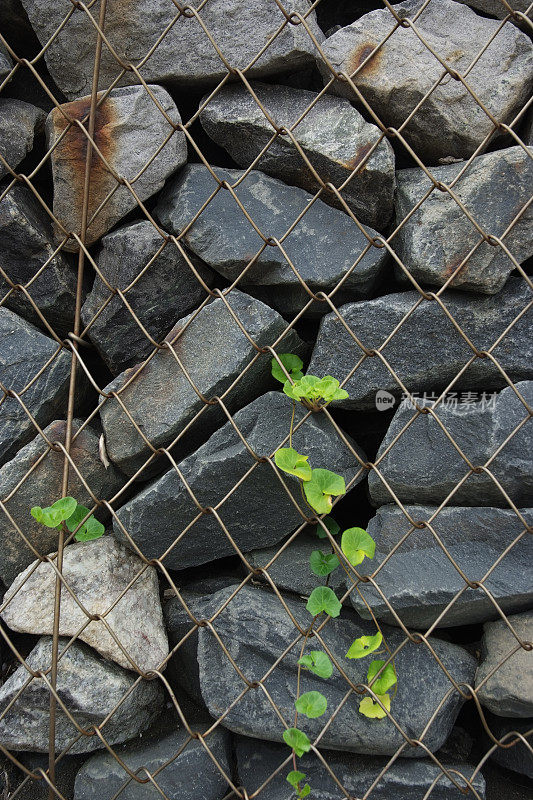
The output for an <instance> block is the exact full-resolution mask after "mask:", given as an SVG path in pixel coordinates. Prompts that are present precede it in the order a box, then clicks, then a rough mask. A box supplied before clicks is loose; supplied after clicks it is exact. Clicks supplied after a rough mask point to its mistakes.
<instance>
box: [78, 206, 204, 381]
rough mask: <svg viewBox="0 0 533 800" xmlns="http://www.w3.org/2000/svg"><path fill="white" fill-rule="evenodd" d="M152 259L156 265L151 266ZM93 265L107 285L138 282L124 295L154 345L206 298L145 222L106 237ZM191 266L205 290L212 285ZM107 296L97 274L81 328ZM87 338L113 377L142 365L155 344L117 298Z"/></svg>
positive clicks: (169, 247)
mask: <svg viewBox="0 0 533 800" xmlns="http://www.w3.org/2000/svg"><path fill="white" fill-rule="evenodd" d="M152 259H155V260H154V261H153V262H152V263H150V262H151V260H152ZM97 263H98V268H99V270H100V272H101V273H102V275H103V276H104V277H105V279H106V280H107V281H108V283H109V284H110V285H111V286H113V287H115V288H118V289H122V290H123V291H124V290H125V289H127V288H128V286H130V284H131V283H133V281H135V279H136V278H138V280H137V281H135V283H133V285H132V286H131V288H130V289H129V290H128V291H127V292H126V295H125V296H126V299H127V301H128V303H129V305H130V306H131V308H132V310H133V312H134V313H135V314H136V315H137V316H138V317H139V320H140V322H141V323H142V325H143V326H144V327H145V328H146V330H147V331H148V333H149V334H150V335H151V336H152V338H154V339H155V341H156V342H159V341H160V339H162V338H163V336H164V335H165V334H166V333H167V332H168V331H169V330H170V328H171V327H172V326H173V325H174V323H175V322H176V320H178V319H180V317H183V316H184V315H185V314H188V313H189V311H192V309H193V308H195V307H196V306H198V305H199V304H200V302H201V301H202V300H203V299H204V297H205V296H206V292H205V289H204V288H203V287H202V285H201V283H200V281H199V280H198V279H197V278H196V276H195V275H194V273H193V271H192V270H191V268H190V267H189V265H188V264H187V261H186V260H185V258H184V257H183V256H182V255H181V253H180V251H179V250H178V248H177V247H176V246H175V245H174V244H173V243H172V242H169V243H168V244H166V245H165V244H164V240H163V239H162V237H161V236H160V234H159V233H158V232H157V230H156V229H155V228H154V226H153V225H152V223H151V222H149V221H148V220H143V221H141V222H133V223H131V224H129V225H124V227H122V228H118V229H117V230H115V231H113V232H112V233H108V234H107V236H104V238H103V239H102V250H101V252H100V255H99V257H98V258H97ZM193 263H194V265H195V267H196V269H197V270H198V272H199V274H200V276H201V278H202V279H203V280H204V281H205V282H206V283H207V285H208V286H209V285H211V284H212V282H213V273H212V272H211V271H210V270H209V269H208V268H207V267H205V266H204V265H202V264H199V263H198V261H197V260H194V262H193ZM148 264H150V266H149V267H148V269H147V270H146V271H145V272H144V270H145V268H146V266H147V265H148ZM141 273H142V274H141ZM110 295H111V293H110V291H109V289H108V288H107V287H106V285H105V283H104V281H103V280H102V279H101V278H100V277H99V275H96V277H95V280H94V284H93V288H92V291H91V292H90V294H89V295H88V297H87V299H86V301H85V303H84V305H83V308H82V311H81V316H82V320H83V324H84V325H89V323H90V322H91V320H92V318H93V316H94V315H95V314H97V312H98V311H100V309H101V308H102V306H103V305H104V304H105V303H106V301H107V300H108V299H109V297H110ZM110 330H112V335H110V334H109V332H110ZM88 335H89V338H90V339H91V341H92V343H93V344H94V345H95V347H96V348H97V350H98V352H99V353H100V355H101V356H102V358H103V360H104V361H105V363H106V364H107V366H108V367H109V369H110V370H111V372H112V373H113V374H114V375H116V374H117V373H119V372H122V370H124V369H127V368H128V367H132V366H133V365H134V364H136V363H137V362H138V361H142V359H143V358H146V356H148V355H149V353H150V352H151V351H152V350H153V345H152V344H151V343H150V341H149V339H147V337H146V335H145V334H144V333H143V331H142V330H141V328H140V327H139V325H138V323H137V322H136V321H135V319H134V318H133V316H132V314H131V312H130V310H129V309H128V308H127V306H126V305H125V304H124V302H123V301H122V300H121V299H120V297H118V296H115V297H113V298H112V299H111V300H110V302H109V303H107V305H106V306H105V308H104V310H103V311H102V313H101V314H99V316H98V317H97V318H96V319H95V320H94V322H93V323H92V325H91V327H90V329H89V332H88Z"/></svg>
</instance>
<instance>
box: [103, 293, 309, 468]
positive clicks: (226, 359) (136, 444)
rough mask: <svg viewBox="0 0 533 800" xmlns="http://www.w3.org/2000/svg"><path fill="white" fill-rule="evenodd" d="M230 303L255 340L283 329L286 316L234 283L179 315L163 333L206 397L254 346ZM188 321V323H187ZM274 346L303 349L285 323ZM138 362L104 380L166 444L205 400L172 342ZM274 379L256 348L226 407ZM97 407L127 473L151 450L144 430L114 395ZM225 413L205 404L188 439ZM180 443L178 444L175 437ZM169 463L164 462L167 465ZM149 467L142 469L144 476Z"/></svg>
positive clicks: (270, 340)
mask: <svg viewBox="0 0 533 800" xmlns="http://www.w3.org/2000/svg"><path fill="white" fill-rule="evenodd" d="M226 302H227V303H228V305H229V307H230V308H231V310H232V311H233V313H234V314H235V316H236V317H237V319H238V320H239V322H240V324H241V325H242V326H243V328H244V330H245V331H246V332H247V334H248V336H250V337H251V338H252V339H253V341H254V342H255V343H256V344H257V345H258V346H259V347H264V346H265V345H272V344H274V342H275V341H276V339H277V338H278V337H279V336H281V334H282V333H283V331H284V329H285V322H284V320H283V319H282V317H280V316H279V314H277V313H276V312H275V311H273V310H272V309H271V308H269V307H268V306H266V305H264V304H263V303H261V302H259V301H258V300H254V299H253V298H252V297H249V296H248V295H246V294H243V293H242V292H239V291H235V290H234V291H232V292H231V293H230V294H229V295H228V296H227V298H226V299H225V301H224V300H223V299H222V298H219V299H217V300H215V301H213V302H212V303H209V304H208V305H207V306H205V307H204V308H203V309H202V310H201V311H200V313H198V314H196V316H194V314H191V315H189V316H188V317H184V318H183V319H181V320H179V321H178V322H177V323H176V325H175V326H174V327H173V328H172V330H171V331H170V333H169V334H168V336H167V337H166V341H169V342H172V341H173V340H174V339H175V337H176V336H178V334H179V333H180V332H181V331H183V334H182V335H181V336H180V337H179V338H178V339H177V340H176V341H175V342H174V344H173V350H174V352H175V353H176V354H177V356H178V358H179V359H180V361H181V364H183V366H184V368H185V369H186V370H187V372H188V374H189V376H190V378H191V380H192V381H194V382H195V385H196V387H197V388H198V390H199V391H200V392H202V394H203V395H204V397H206V398H207V399H210V398H211V397H213V396H220V395H222V394H223V393H224V392H225V391H226V390H227V389H228V388H229V387H230V386H231V385H232V383H233V382H234V381H235V379H236V378H237V377H238V375H239V374H240V373H241V371H242V370H244V369H245V367H248V366H249V365H250V362H251V361H252V360H253V358H254V356H256V355H257V351H256V350H255V348H254V346H253V345H252V344H251V343H250V340H249V339H248V338H247V336H246V335H245V334H244V333H243V332H242V330H241V328H240V327H239V325H238V324H237V322H236V321H235V319H234V318H233V316H232V314H231V313H230V311H229V310H228V308H227V306H226ZM189 320H191V321H190V324H189V325H188V326H187V327H186V328H185V326H186V325H187V323H188V322H189ZM277 349H278V351H279V352H284V353H285V352H296V353H300V354H302V352H303V351H304V350H305V346H304V344H303V342H302V341H301V340H300V339H299V337H298V336H297V335H296V334H295V333H293V331H292V330H291V331H289V333H288V334H287V335H286V336H284V338H283V339H282V341H281V342H280V343H279V345H278V346H277ZM135 371H136V368H132V369H130V370H126V372H123V373H121V374H120V375H119V376H118V377H117V378H115V380H114V381H112V383H110V384H109V385H108V386H106V388H105V391H106V392H118V391H120V390H121V389H122V391H121V392H120V397H121V400H122V402H123V403H124V405H125V406H126V408H127V409H128V411H129V412H130V414H131V415H132V417H133V419H134V420H135V421H136V422H137V423H138V424H139V426H140V428H141V429H142V431H143V433H144V435H145V436H146V437H147V438H148V439H149V441H151V443H152V445H153V446H154V447H156V448H157V447H166V446H167V445H169V444H170V443H171V442H172V441H173V439H174V438H175V437H176V436H177V435H178V434H179V433H180V432H181V431H182V430H183V429H184V428H185V426H186V425H188V423H189V422H191V420H192V419H193V417H194V416H195V415H196V414H197V413H198V412H199V411H200V409H202V408H204V407H205V404H204V402H203V401H202V400H201V398H200V397H198V395H197V393H196V391H195V390H194V389H193V387H192V386H191V384H190V382H189V380H188V378H187V377H186V375H185V374H184V373H183V371H182V369H181V367H180V365H179V364H178V362H177V361H176V359H175V358H174V355H173V354H172V352H170V350H167V349H164V350H160V351H159V352H158V353H157V354H156V355H155V356H154V358H152V359H151V360H150V361H149V362H148V363H147V364H146V365H145V366H144V367H143V369H142V370H141V371H140V372H139V374H138V375H137V376H136V377H135V378H134V379H133V380H132V381H131V383H129V385H128V386H126V388H123V387H124V386H125V385H126V384H127V383H128V381H130V380H131V379H132V377H133V376H134V375H135ZM271 385H272V378H271V373H270V355H269V354H266V355H261V356H260V357H259V358H258V359H256V360H255V361H254V363H253V365H252V366H250V368H249V369H248V370H247V372H246V373H245V374H244V375H243V377H242V378H241V379H240V380H239V381H238V383H237V384H236V385H235V387H234V388H233V389H232V390H231V392H230V393H229V394H228V395H227V397H226V398H225V399H224V403H225V404H226V407H227V408H228V409H229V410H230V411H235V410H237V409H238V408H240V407H242V406H243V405H245V404H246V403H247V402H249V401H250V400H253V399H254V397H257V396H258V395H260V394H261V393H262V392H263V391H265V389H267V388H268V387H269V386H271ZM100 415H101V418H102V424H103V427H104V433H105V437H106V447H107V452H108V455H109V458H110V459H111V460H112V461H114V462H115V464H117V466H120V468H121V469H123V470H124V472H126V473H128V475H131V474H133V473H134V472H136V470H138V469H139V467H141V466H142V464H143V463H144V462H145V461H146V460H147V458H148V457H149V456H150V455H151V452H150V450H149V449H148V448H147V446H146V445H145V443H144V441H143V439H142V437H141V436H140V435H139V433H138V432H137V431H136V430H135V428H134V426H133V425H132V423H131V422H130V420H129V418H128V417H127V415H126V414H125V412H124V411H123V409H122V407H121V406H120V405H119V403H118V401H117V400H116V399H115V398H113V399H111V400H108V401H107V402H106V403H105V404H104V405H103V406H102V408H101V410H100ZM225 419H226V417H225V415H224V414H223V412H222V411H221V410H220V409H219V408H218V406H217V405H214V406H206V407H205V410H204V413H203V414H202V415H201V417H200V419H199V421H198V424H196V426H195V427H194V428H192V429H191V428H189V429H188V431H187V447H188V448H189V449H191V448H192V446H193V443H194V442H193V438H194V436H196V437H197V438H198V437H199V436H200V435H202V436H203V437H204V438H205V437H206V436H207V435H208V434H209V433H210V432H211V431H212V430H214V429H215V428H216V427H217V424H222V422H223V421H224V420H225ZM180 446H181V447H183V444H182V443H180ZM164 466H166V464H165V465H164ZM149 474H150V473H149V472H147V471H146V470H145V471H143V474H142V477H143V479H146V478H147V477H148V476H149Z"/></svg>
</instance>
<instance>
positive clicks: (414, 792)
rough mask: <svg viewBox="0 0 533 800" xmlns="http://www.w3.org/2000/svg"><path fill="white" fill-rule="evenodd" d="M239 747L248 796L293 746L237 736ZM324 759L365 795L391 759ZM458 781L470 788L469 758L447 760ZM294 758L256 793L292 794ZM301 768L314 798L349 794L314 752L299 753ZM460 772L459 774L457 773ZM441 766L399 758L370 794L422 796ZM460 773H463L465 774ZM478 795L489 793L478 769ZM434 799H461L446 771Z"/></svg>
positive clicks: (266, 797)
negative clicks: (462, 761)
mask: <svg viewBox="0 0 533 800" xmlns="http://www.w3.org/2000/svg"><path fill="white" fill-rule="evenodd" d="M235 751H236V756H237V769H238V772H239V778H240V782H241V784H242V785H243V786H245V787H246V789H247V790H248V794H249V795H250V796H252V795H253V793H254V792H255V791H256V790H257V789H258V788H260V787H261V786H262V784H263V783H264V782H265V781H266V780H267V779H268V778H269V777H270V776H271V775H272V773H274V772H275V771H276V770H277V769H278V767H279V766H280V765H281V764H283V762H284V761H286V759H287V756H288V755H290V751H289V750H288V749H287V748H286V747H282V746H281V745H277V744H271V743H269V742H268V743H267V742H257V741H254V740H253V739H245V738H244V737H238V739H237V742H236V745H235ZM326 762H327V764H328V766H329V768H330V769H331V771H332V772H333V774H334V775H335V776H336V778H337V779H338V781H339V782H340V784H341V786H343V787H344V789H345V790H346V791H347V792H348V793H349V795H350V796H351V797H363V796H364V795H365V793H366V792H367V791H368V789H369V788H370V786H371V785H372V783H373V782H374V781H375V780H376V778H377V777H378V776H379V775H380V773H381V771H382V769H384V768H385V767H386V765H387V759H386V758H375V757H374V758H368V756H366V757H365V758H361V757H360V756H354V755H351V754H350V755H348V754H346V753H328V754H327V756H326ZM444 766H445V767H446V768H447V769H450V770H456V771H457V772H452V774H453V775H454V778H455V779H456V780H457V782H458V783H459V785H460V786H462V787H465V788H466V781H465V780H464V778H466V779H468V780H470V778H471V776H472V772H473V770H474V768H473V767H472V766H470V765H467V764H458V763H454V762H452V763H450V762H449V761H446V762H444ZM291 769H292V761H291V763H289V764H288V765H287V766H286V767H285V768H283V769H282V770H281V771H280V772H279V773H278V775H276V777H275V778H273V779H272V780H271V781H270V782H269V783H268V785H267V786H266V787H265V788H264V789H263V790H262V791H261V792H260V794H259V795H258V796H259V797H260V798H261V800H293V798H294V791H293V789H292V788H291V787H290V786H289V784H288V783H287V781H286V776H287V774H288V772H289V771H290V770H291ZM298 769H299V770H301V772H303V773H305V776H306V777H305V781H304V783H309V785H310V786H311V795H310V796H311V797H313V798H316V800H341V798H344V797H345V794H344V793H343V792H342V791H341V790H340V789H339V787H338V786H337V784H336V783H335V782H334V780H333V779H332V777H331V775H330V774H329V773H328V771H327V770H326V769H325V767H324V766H323V765H322V763H321V761H320V760H319V759H318V758H317V757H316V756H315V755H314V754H312V755H306V756H303V758H300V759H298ZM457 773H458V774H457ZM442 774H443V773H442V770H441V769H439V767H437V766H436V764H434V763H433V762H432V761H430V760H427V761H420V760H416V761H405V760H404V761H401V760H398V761H395V762H394V764H392V765H391V766H390V767H389V768H388V769H387V770H386V772H385V773H384V775H382V776H381V777H380V779H379V782H378V784H377V786H376V788H375V789H373V790H372V793H371V795H370V796H371V797H375V798H376V800H419V799H420V798H422V797H423V796H424V794H425V793H426V792H427V791H428V790H429V789H430V787H431V786H432V784H433V781H434V780H435V779H436V778H437V777H438V776H440V775H442ZM461 775H462V776H464V778H463V779H461ZM472 783H473V786H474V787H475V789H476V791H477V793H478V795H479V797H481V798H484V797H485V780H484V778H483V776H482V775H481V773H478V774H477V775H476V776H475V778H474V780H473V781H472ZM431 797H432V798H434V800H460V798H461V797H463V794H462V793H461V791H460V790H459V789H458V788H457V787H455V786H454V785H453V784H452V782H451V781H450V780H449V779H448V778H446V777H445V776H444V775H443V777H442V778H441V780H439V781H438V782H437V784H436V785H435V788H434V789H433V791H432V792H431Z"/></svg>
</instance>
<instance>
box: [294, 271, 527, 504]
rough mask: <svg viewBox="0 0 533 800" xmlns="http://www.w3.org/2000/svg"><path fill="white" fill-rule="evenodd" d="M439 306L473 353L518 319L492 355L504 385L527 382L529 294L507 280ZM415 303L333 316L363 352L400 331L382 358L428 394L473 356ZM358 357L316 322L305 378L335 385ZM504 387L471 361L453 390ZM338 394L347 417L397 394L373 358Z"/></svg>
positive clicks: (485, 366)
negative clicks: (332, 380) (492, 290)
mask: <svg viewBox="0 0 533 800" xmlns="http://www.w3.org/2000/svg"><path fill="white" fill-rule="evenodd" d="M441 299H442V302H443V303H444V305H445V307H446V309H447V310H448V312H449V313H450V314H451V316H452V317H453V319H454V320H455V321H456V323H457V324H458V325H459V326H460V327H461V329H462V330H463V331H464V332H465V334H466V335H467V336H468V338H469V339H470V341H471V342H472V343H473V345H474V346H475V347H477V348H478V349H479V350H488V349H489V348H490V347H492V345H493V344H494V342H495V341H496V340H497V339H498V338H499V337H500V336H501V334H503V332H504V331H505V330H506V328H507V327H508V326H510V325H511V323H512V322H513V321H514V320H515V319H516V318H517V317H518V316H519V315H520V314H521V312H525V313H523V314H522V316H521V317H520V319H518V320H517V322H516V323H515V324H514V325H512V327H510V329H509V331H508V332H507V333H506V335H505V337H504V338H503V339H502V341H501V342H500V343H499V344H498V346H497V347H495V348H494V349H493V350H492V354H493V356H494V358H495V359H496V360H497V361H498V362H499V363H500V364H501V366H502V367H503V369H504V370H506V372H507V374H508V375H509V377H510V378H511V380H513V381H521V380H529V379H531V378H533V343H532V340H531V336H530V335H529V331H530V327H531V324H532V322H531V320H532V318H533V313H532V311H531V308H529V309H527V307H528V306H529V304H530V302H531V291H530V289H529V288H528V286H527V285H526V284H525V282H524V281H522V280H519V279H517V278H510V279H509V280H508V281H507V284H506V285H505V287H504V288H503V289H502V291H501V292H500V293H499V294H498V295H497V296H495V297H487V296H471V295H466V294H465V293H463V292H454V291H447V292H444V293H443V294H442V295H441ZM418 301H420V295H419V294H418V292H414V291H413V292H402V293H398V294H389V295H385V296H383V297H377V298H376V299H375V300H367V301H363V302H360V303H349V304H347V305H345V306H342V307H341V308H339V312H340V314H341V315H342V317H343V319H344V320H345V322H346V323H347V325H348V326H349V327H350V329H351V330H352V331H353V333H354V334H355V336H357V337H358V339H359V340H360V341H361V342H362V344H363V345H364V346H365V347H366V348H368V349H377V348H379V347H381V346H382V345H383V343H384V342H385V340H386V339H388V337H389V336H390V334H391V333H392V332H393V331H394V330H395V328H396V326H397V325H399V324H400V323H401V326H400V327H399V329H398V330H397V331H396V333H395V334H394V336H393V337H392V339H391V340H390V341H389V342H388V343H387V346H386V347H385V348H383V356H384V358H385V359H386V360H387V361H388V363H389V364H390V365H391V368H392V369H393V370H394V371H395V372H396V374H397V375H398V377H399V378H400V380H402V381H403V382H404V384H405V386H406V387H407V389H409V391H411V392H415V393H418V394H420V393H422V392H428V393H430V394H431V393H435V392H440V391H441V390H442V389H444V388H446V387H447V386H448V384H449V383H450V382H451V381H452V380H453V379H454V378H455V377H456V376H457V374H458V373H459V372H460V371H461V369H462V368H463V367H464V366H465V364H466V363H467V362H468V361H469V360H470V358H471V357H472V355H473V351H472V348H471V347H470V346H469V345H468V344H467V343H466V341H465V340H464V338H463V337H462V336H461V334H460V333H459V332H458V330H457V329H456V328H455V325H454V324H453V322H452V321H451V320H450V319H448V317H447V315H446V314H445V312H444V311H443V310H442V309H441V308H440V306H439V304H438V303H436V302H435V301H431V300H423V301H422V302H420V304H419V305H418V306H417V307H416V308H415V310H414V311H413V308H414V307H415V305H416V304H417V302H418ZM526 309H527V310H526ZM410 312H411V313H410ZM408 315H409V316H408ZM362 356H363V350H362V349H361V348H360V347H359V345H358V344H357V343H356V342H355V341H354V339H353V338H352V336H351V335H350V334H349V333H348V331H346V330H345V328H344V326H343V324H342V322H340V321H339V320H338V319H337V316H336V314H334V313H333V312H332V313H330V314H328V315H326V316H325V317H324V318H323V320H322V322H321V325H320V330H319V333H318V338H317V341H316V345H315V349H314V350H313V355H312V358H311V363H310V365H309V369H308V371H309V372H310V373H311V374H313V375H324V374H326V373H327V374H331V375H334V376H335V377H336V378H338V380H340V381H343V380H344V379H345V378H346V377H347V375H348V374H349V373H350V372H351V371H352V370H353V368H354V367H355V366H356V365H357V364H358V362H359V361H360V359H361V358H362ZM506 385H507V384H506V381H505V379H504V378H503V377H502V376H501V374H500V372H499V370H498V369H497V367H495V366H494V365H493V364H492V362H491V361H490V359H488V358H484V359H482V358H477V359H476V360H475V361H474V362H473V363H472V364H471V365H470V366H469V367H468V369H467V370H465V372H464V373H463V374H462V375H461V377H460V378H458V380H457V381H456V382H455V383H454V385H453V390H454V391H457V390H462V389H468V390H473V389H483V390H484V391H485V392H487V391H489V390H491V389H498V388H502V387H503V386H506ZM344 388H345V389H346V391H347V392H348V393H349V395H350V397H349V399H348V400H341V401H338V403H337V404H338V406H339V407H342V408H347V409H353V410H358V409H361V410H367V411H369V410H371V409H373V410H375V409H376V407H377V408H378V409H379V406H377V403H376V392H377V391H379V390H385V391H386V392H389V393H390V394H392V395H394V397H396V398H397V397H400V396H401V394H402V389H401V387H400V385H399V384H398V382H397V380H396V379H395V378H394V376H393V375H392V373H391V372H390V370H389V369H388V368H387V367H386V366H385V364H383V362H382V361H381V359H380V358H378V357H377V356H369V357H367V358H366V359H365V360H364V361H363V363H362V364H360V365H359V366H358V367H357V370H356V371H355V373H354V374H353V376H352V377H351V378H350V380H349V381H348V382H347V383H346V385H345V386H344ZM437 396H438V395H435V399H437ZM390 407H391V406H389V408H390ZM414 501H415V502H425V501H424V500H423V499H422V498H420V497H415V498H414Z"/></svg>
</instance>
